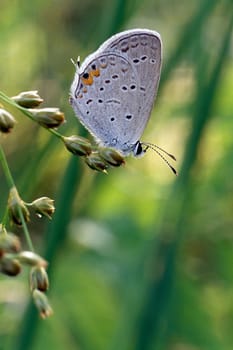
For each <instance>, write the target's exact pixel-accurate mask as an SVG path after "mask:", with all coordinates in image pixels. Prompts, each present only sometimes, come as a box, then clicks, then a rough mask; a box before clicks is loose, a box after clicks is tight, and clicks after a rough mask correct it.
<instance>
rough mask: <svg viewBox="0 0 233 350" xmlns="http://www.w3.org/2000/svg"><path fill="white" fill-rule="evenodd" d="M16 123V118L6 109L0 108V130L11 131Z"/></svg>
mask: <svg viewBox="0 0 233 350" xmlns="http://www.w3.org/2000/svg"><path fill="white" fill-rule="evenodd" d="M15 123H16V120H15V118H14V117H13V115H11V114H10V113H9V112H7V111H6V110H5V109H3V108H0V131H1V132H3V133H6V134H7V133H9V132H10V131H11V129H12V128H13V127H14V125H15Z"/></svg>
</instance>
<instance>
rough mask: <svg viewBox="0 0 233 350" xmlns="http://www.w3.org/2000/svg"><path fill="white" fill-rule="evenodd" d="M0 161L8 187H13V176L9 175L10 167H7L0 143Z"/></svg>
mask: <svg viewBox="0 0 233 350" xmlns="http://www.w3.org/2000/svg"><path fill="white" fill-rule="evenodd" d="M0 162H1V164H2V167H3V171H4V173H5V176H6V180H7V182H8V185H9V187H10V188H11V187H15V183H14V180H13V177H12V175H11V172H10V169H9V167H8V164H7V160H6V157H5V153H4V151H3V148H2V146H1V145H0Z"/></svg>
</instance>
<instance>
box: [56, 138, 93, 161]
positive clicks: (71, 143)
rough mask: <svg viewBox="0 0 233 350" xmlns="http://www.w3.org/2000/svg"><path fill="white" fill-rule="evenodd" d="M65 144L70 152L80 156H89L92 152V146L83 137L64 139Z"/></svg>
mask: <svg viewBox="0 0 233 350" xmlns="http://www.w3.org/2000/svg"><path fill="white" fill-rule="evenodd" d="M63 142H64V144H65V146H66V148H67V149H68V151H69V152H71V153H73V154H74V155H78V156H87V155H89V154H91V152H92V146H91V143H90V141H89V140H87V139H85V138H84V137H81V136H76V135H73V136H69V137H63Z"/></svg>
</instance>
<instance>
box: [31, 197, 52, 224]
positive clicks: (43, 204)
mask: <svg viewBox="0 0 233 350" xmlns="http://www.w3.org/2000/svg"><path fill="white" fill-rule="evenodd" d="M53 204H54V200H53V199H50V198H48V197H41V198H38V199H35V200H34V201H33V202H32V203H31V204H30V206H31V207H32V208H33V209H34V210H35V212H36V214H37V215H38V216H47V218H49V219H52V214H53V213H54V211H55V207H54V205H53Z"/></svg>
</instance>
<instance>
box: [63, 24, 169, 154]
mask: <svg viewBox="0 0 233 350" xmlns="http://www.w3.org/2000/svg"><path fill="white" fill-rule="evenodd" d="M161 56H162V42H161V38H160V35H159V34H158V33H157V32H155V31H152V30H148V29H133V30H128V31H124V32H122V33H119V34H116V35H114V36H112V37H111V38H110V39H108V40H107V41H105V42H104V43H103V44H102V45H101V46H100V47H99V49H98V50H97V51H95V52H94V53H93V54H91V55H89V56H88V57H87V58H86V59H85V60H84V62H83V63H82V65H81V66H80V67H79V65H78V64H77V66H76V73H75V77H74V81H73V83H72V86H71V91H70V94H71V98H70V102H71V105H72V107H73V109H74V111H75V113H76V114H77V116H78V118H79V120H80V121H81V123H82V124H83V125H84V126H85V127H86V128H87V129H88V130H89V132H90V133H91V134H92V135H93V136H94V138H95V139H96V141H97V143H99V144H100V145H102V146H105V147H112V148H115V149H116V150H118V151H120V152H121V153H122V154H123V155H124V156H126V155H129V154H130V153H133V154H134V155H140V154H142V153H143V152H145V149H147V148H148V147H152V148H154V147H155V151H156V152H157V153H159V151H158V150H156V149H157V148H158V149H159V150H161V151H164V150H162V149H160V148H159V147H158V146H155V145H152V144H149V143H142V142H140V138H141V135H142V133H143V131H144V129H145V127H146V124H147V122H148V120H149V118H150V114H151V110H152V107H153V103H154V100H155V97H156V94H157V90H158V84H159V79H160V71H161ZM143 145H144V146H146V148H145V147H144V148H143ZM153 146H154V147H153ZM164 152H165V151H164ZM165 153H167V152H165ZM159 154H160V153H159ZM160 155H161V154H160ZM169 155H170V154H169ZM162 158H164V157H163V156H162Z"/></svg>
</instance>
